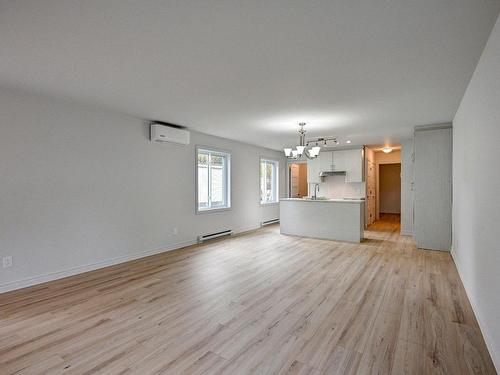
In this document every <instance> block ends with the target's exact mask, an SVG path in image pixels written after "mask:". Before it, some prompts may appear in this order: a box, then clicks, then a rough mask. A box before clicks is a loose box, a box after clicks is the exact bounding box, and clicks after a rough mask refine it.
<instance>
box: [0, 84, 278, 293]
mask: <svg viewBox="0 0 500 375" xmlns="http://www.w3.org/2000/svg"><path fill="white" fill-rule="evenodd" d="M191 136H192V141H191V144H190V145H189V146H181V145H173V144H157V143H152V142H150V141H149V139H148V137H149V130H148V126H147V125H146V124H145V123H144V122H143V121H142V120H140V119H136V118H133V117H129V116H125V115H121V114H117V113H112V112H107V111H104V110H99V109H97V108H90V107H86V106H81V105H77V104H73V103H68V102H64V101H58V100H54V99H52V98H47V97H43V96H37V95H31V94H26V93H21V92H15V91H10V90H0V160H1V162H0V213H1V215H0V257H2V256H6V255H12V256H13V260H14V266H13V267H12V268H6V269H2V268H0V291H5V290H8V289H13V288H17V287H20V286H25V285H28V284H30V283H37V282H40V281H44V280H49V279H53V278H57V277H61V276H65V275H68V274H72V273H78V272H81V271H83V270H88V269H93V268H96V267H98V266H103V265H107V264H111V263H114V262H118V261H123V260H126V259H130V258H131V257H137V256H142V255H145V254H147V253H148V251H155V250H159V249H171V248H175V247H179V246H182V245H186V244H191V243H193V242H194V241H195V240H196V237H197V235H199V234H203V233H210V232H213V231H218V230H221V229H226V228H230V229H233V230H234V231H244V230H248V229H252V228H256V227H258V226H259V224H260V222H261V220H267V219H272V218H277V217H278V215H279V206H278V205H274V206H269V207H261V206H260V198H259V178H258V173H259V157H260V156H266V157H268V158H274V159H279V160H280V188H281V189H280V190H281V196H284V194H285V188H286V185H285V172H284V169H285V160H283V158H282V156H281V153H280V152H276V151H272V150H268V149H263V148H259V147H255V146H251V145H247V144H243V143H238V142H234V141H230V140H227V139H223V138H218V137H213V136H209V135H205V134H201V133H195V132H193V133H191ZM195 145H204V146H213V147H217V148H220V149H224V150H228V151H230V152H231V156H232V159H231V164H232V209H231V210H230V211H224V212H218V213H205V214H200V215H196V214H195V207H194V204H195V203H194V202H195V186H194V183H195V169H194V163H195ZM174 228H178V234H177V235H174V234H173V230H174ZM33 278H34V279H33Z"/></svg>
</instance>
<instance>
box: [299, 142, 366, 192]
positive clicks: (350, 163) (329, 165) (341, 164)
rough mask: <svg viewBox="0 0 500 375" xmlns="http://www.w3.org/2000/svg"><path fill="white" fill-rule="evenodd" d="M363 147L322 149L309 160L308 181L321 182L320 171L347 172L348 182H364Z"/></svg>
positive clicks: (346, 178)
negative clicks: (315, 156) (316, 155)
mask: <svg viewBox="0 0 500 375" xmlns="http://www.w3.org/2000/svg"><path fill="white" fill-rule="evenodd" d="M363 162H364V161H363V149H354V150H338V151H321V152H320V154H319V156H318V157H317V158H316V159H313V160H308V161H307V182H308V183H310V184H311V183H316V184H318V183H320V182H322V181H321V177H319V174H320V172H346V177H345V181H346V182H363V181H364V173H363Z"/></svg>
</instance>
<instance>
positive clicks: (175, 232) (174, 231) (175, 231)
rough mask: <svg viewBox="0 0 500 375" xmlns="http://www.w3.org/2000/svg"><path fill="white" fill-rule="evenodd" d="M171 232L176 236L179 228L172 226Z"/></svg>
mask: <svg viewBox="0 0 500 375" xmlns="http://www.w3.org/2000/svg"><path fill="white" fill-rule="evenodd" d="M173 233H174V235H175V236H177V235H178V234H179V230H178V229H177V228H174V230H173Z"/></svg>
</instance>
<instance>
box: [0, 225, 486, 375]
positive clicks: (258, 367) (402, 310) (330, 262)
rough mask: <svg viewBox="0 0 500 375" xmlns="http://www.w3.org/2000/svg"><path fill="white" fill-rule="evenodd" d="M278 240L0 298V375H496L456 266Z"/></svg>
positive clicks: (402, 254) (275, 236)
mask: <svg viewBox="0 0 500 375" xmlns="http://www.w3.org/2000/svg"><path fill="white" fill-rule="evenodd" d="M366 237H367V240H366V241H365V242H363V243H361V244H349V243H342V242H334V241H323V240H315V239H305V238H299V237H291V236H282V235H280V234H279V227H278V226H273V227H268V228H265V229H263V230H259V231H256V232H252V233H249V234H246V235H242V236H237V237H234V238H230V239H225V240H220V241H217V242H212V243H209V244H204V245H202V246H193V247H189V248H185V249H181V250H177V251H172V252H167V253H164V254H160V255H155V256H152V257H148V258H144V259H140V260H137V261H133V262H129V263H125V264H121V265H118V266H114V267H109V268H106V269H102V270H98V271H94V272H90V273H86V274H82V275H78V276H75V277H70V278H66V279H63V280H58V281H55V282H50V283H47V284H43V285H39V286H36V287H32V288H28V289H24V290H20V291H15V292H10V293H5V294H2V295H0V373H1V374H18V375H21V374H141V375H143V374H144V375H145V374H231V375H233V374H391V373H392V374H450V375H456V374H494V373H495V369H494V367H493V364H492V362H491V359H490V357H489V355H488V352H487V349H486V347H485V344H484V341H483V338H482V335H481V332H480V330H479V328H478V324H477V322H476V319H475V317H474V314H473V312H472V310H471V306H470V304H469V301H468V300H467V297H466V295H465V292H464V289H463V286H462V284H461V282H460V280H459V278H458V275H457V271H456V269H455V266H454V264H453V261H452V259H451V257H450V255H449V254H448V253H443V252H433V251H422V250H417V249H416V248H415V246H414V243H413V241H412V239H411V238H408V237H402V236H400V235H399V224H398V222H397V220H396V219H395V217H390V216H388V217H385V218H384V220H382V221H379V222H377V223H375V224H374V225H372V226H371V227H370V230H369V231H367V232H366Z"/></svg>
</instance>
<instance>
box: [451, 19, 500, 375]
mask: <svg viewBox="0 0 500 375" xmlns="http://www.w3.org/2000/svg"><path fill="white" fill-rule="evenodd" d="M499 160H500V19H499V20H497V23H496V26H495V27H494V29H493V31H492V34H491V36H490V39H489V41H488V43H487V45H486V47H485V49H484V52H483V54H482V56H481V59H480V61H479V64H478V66H477V68H476V71H475V72H474V75H473V77H472V80H471V81H470V83H469V87H468V88H467V91H466V93H465V95H464V98H463V99H462V103H461V104H460V107H459V109H458V112H457V114H456V115H455V119H454V120H453V250H452V254H453V257H454V259H455V263H456V264H457V267H458V270H459V272H460V277H461V279H462V282H463V284H464V286H465V289H466V291H467V295H468V296H469V299H470V301H471V303H472V306H473V308H474V311H475V313H476V316H477V318H478V321H479V324H480V326H481V329H482V332H483V335H484V337H485V339H486V343H487V345H488V348H489V350H490V354H491V356H492V357H493V361H494V362H495V365H496V368H497V371H498V372H500V323H499V319H500V241H499V236H498V230H499V228H500V205H499V202H500V198H499V193H500V173H499V172H498V171H499V170H500V168H499V167H498V164H499Z"/></svg>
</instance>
